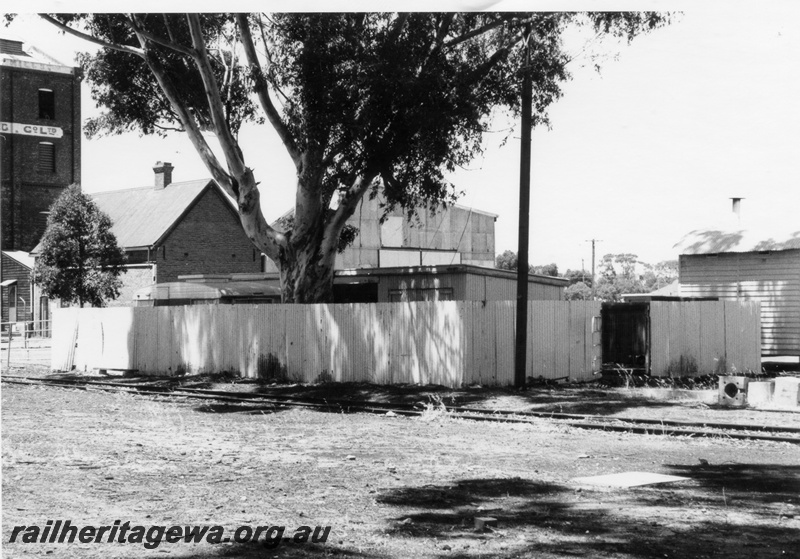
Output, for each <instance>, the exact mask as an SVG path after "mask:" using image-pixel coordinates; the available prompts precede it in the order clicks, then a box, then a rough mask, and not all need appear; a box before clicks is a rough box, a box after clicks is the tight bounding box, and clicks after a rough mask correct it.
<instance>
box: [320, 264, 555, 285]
mask: <svg viewBox="0 0 800 559" xmlns="http://www.w3.org/2000/svg"><path fill="white" fill-rule="evenodd" d="M419 274H430V275H436V274H472V275H478V276H491V277H495V278H506V279H510V280H516V279H517V272H514V271H509V270H500V269H498V268H488V267H486V266H475V265H472V264H449V265H445V266H407V267H391V268H389V267H386V268H354V269H350V270H336V272H335V275H336V277H337V278H348V277H350V278H355V277H359V278H360V277H370V276H405V275H419ZM528 281H529V282H534V283H541V284H547V285H556V286H558V287H566V286H567V285H568V284H569V280H568V279H567V278H558V277H554V276H543V275H540V274H528Z"/></svg>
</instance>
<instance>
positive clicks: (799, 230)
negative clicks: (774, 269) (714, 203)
mask: <svg viewBox="0 0 800 559" xmlns="http://www.w3.org/2000/svg"><path fill="white" fill-rule="evenodd" d="M772 229H775V227H773V228H772ZM675 248H676V249H677V250H678V252H679V253H680V254H718V253H722V252H758V251H768V250H790V249H800V227H798V225H796V224H790V225H789V226H788V227H783V230H782V231H781V230H772V231H767V230H764V229H759V230H752V229H726V228H719V229H698V230H696V231H692V232H691V233H689V234H687V235H686V236H685V237H684V238H683V239H681V240H680V242H678V244H676V245H675Z"/></svg>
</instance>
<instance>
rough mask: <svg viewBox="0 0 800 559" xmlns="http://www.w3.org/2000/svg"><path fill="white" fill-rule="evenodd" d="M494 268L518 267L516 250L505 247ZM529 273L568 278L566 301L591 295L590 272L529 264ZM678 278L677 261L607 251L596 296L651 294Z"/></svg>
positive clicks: (600, 265)
mask: <svg viewBox="0 0 800 559" xmlns="http://www.w3.org/2000/svg"><path fill="white" fill-rule="evenodd" d="M495 267H496V268H499V269H501V270H516V269H517V267H518V266H517V253H516V252H513V251H510V250H507V251H505V252H503V253H502V254H500V255H498V256H497V258H496V260H495ZM528 271H529V273H531V274H541V275H545V276H553V277H563V278H566V279H568V280H569V285H568V286H567V288H566V290H565V292H564V298H565V299H567V300H569V301H574V300H590V299H591V298H592V272H591V271H587V270H567V271H566V272H564V273H563V274H559V272H558V266H557V265H556V264H546V265H543V266H529V268H528ZM677 279H678V261H677V260H664V261H662V262H659V263H657V264H654V265H653V264H648V263H646V262H642V261H641V260H639V257H638V256H637V255H635V254H631V253H621V254H606V255H604V256H603V257H602V259H601V260H600V262H599V263H598V266H597V286H596V293H595V296H596V297H597V299H598V300H600V301H607V302H613V301H620V300H621V299H622V295H624V294H626V293H650V292H652V291H655V290H657V289H661V288H662V287H665V286H667V285H669V284H670V283H672V282H673V281H675V280H677Z"/></svg>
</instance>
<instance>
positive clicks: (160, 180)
mask: <svg viewBox="0 0 800 559" xmlns="http://www.w3.org/2000/svg"><path fill="white" fill-rule="evenodd" d="M174 168H175V167H173V166H172V163H167V162H166V161H165V162H164V163H162V162H161V161H159V162H157V163H156V164H155V166H154V167H153V172H154V173H155V183H154V185H153V188H154V189H155V190H161V189H162V188H166V187H168V186H169V185H170V183H172V169H174Z"/></svg>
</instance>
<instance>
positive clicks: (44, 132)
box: [0, 122, 64, 138]
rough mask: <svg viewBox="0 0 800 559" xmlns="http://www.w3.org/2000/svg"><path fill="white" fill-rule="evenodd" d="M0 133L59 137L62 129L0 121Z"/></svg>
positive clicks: (62, 133) (61, 134) (62, 132)
mask: <svg viewBox="0 0 800 559" xmlns="http://www.w3.org/2000/svg"><path fill="white" fill-rule="evenodd" d="M0 133H2V134H22V135H23V136H43V137H45V138H60V137H61V136H63V135H64V131H63V130H62V129H61V128H59V127H58V126H41V125H38V124H20V123H18V122H0Z"/></svg>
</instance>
